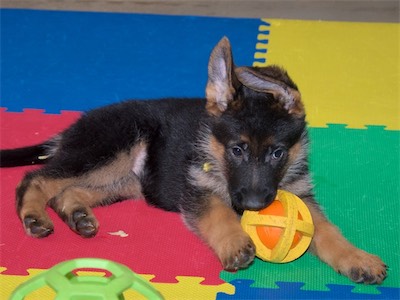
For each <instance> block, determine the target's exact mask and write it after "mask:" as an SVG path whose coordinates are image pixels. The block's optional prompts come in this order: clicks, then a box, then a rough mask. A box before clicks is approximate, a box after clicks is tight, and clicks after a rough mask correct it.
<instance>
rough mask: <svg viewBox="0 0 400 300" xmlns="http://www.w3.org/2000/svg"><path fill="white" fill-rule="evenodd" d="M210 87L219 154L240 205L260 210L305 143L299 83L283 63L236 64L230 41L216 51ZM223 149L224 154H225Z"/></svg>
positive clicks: (236, 204) (231, 194) (235, 204)
mask: <svg viewBox="0 0 400 300" xmlns="http://www.w3.org/2000/svg"><path fill="white" fill-rule="evenodd" d="M208 75H209V79H208V83H207V88H206V98H207V106H206V109H207V112H208V114H209V115H210V116H211V118H212V120H213V122H212V124H213V125H212V130H211V133H212V136H213V139H214V142H213V144H214V148H216V146H215V145H218V147H217V148H218V149H219V151H218V152H219V154H218V156H216V157H215V159H216V160H218V161H219V164H220V165H221V168H220V169H221V170H224V171H223V173H224V176H225V178H226V182H227V184H228V193H229V197H230V199H231V201H232V205H233V207H235V208H236V209H237V211H239V212H240V211H242V210H244V209H248V210H259V209H262V208H264V207H266V206H268V205H269V204H270V203H271V202H272V201H273V200H274V198H275V196H276V191H277V189H278V186H279V182H280V181H281V180H282V178H283V176H284V175H285V172H286V170H287V169H288V167H289V166H290V165H291V164H293V163H296V160H297V159H300V155H299V153H302V152H303V149H302V147H304V145H303V143H302V141H301V139H302V136H304V135H303V132H304V130H305V112H304V107H303V104H302V102H301V96H300V93H299V91H298V89H297V86H296V85H295V84H294V82H293V81H292V80H291V79H290V77H289V76H288V74H287V73H286V71H284V70H283V69H281V68H279V67H277V66H269V67H265V68H255V67H239V68H237V67H235V65H234V62H233V58H232V52H231V47H230V44H229V41H228V40H227V39H226V38H223V39H222V40H221V41H220V42H219V43H218V45H217V46H216V47H215V48H214V50H213V51H212V54H211V56H210V61H209V65H208ZM221 149H223V155H221V152H222V151H221Z"/></svg>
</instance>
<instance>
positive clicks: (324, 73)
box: [254, 19, 400, 130]
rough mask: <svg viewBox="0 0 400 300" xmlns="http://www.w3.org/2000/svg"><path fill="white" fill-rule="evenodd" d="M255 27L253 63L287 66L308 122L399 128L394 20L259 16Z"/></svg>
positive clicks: (398, 31)
mask: <svg viewBox="0 0 400 300" xmlns="http://www.w3.org/2000/svg"><path fill="white" fill-rule="evenodd" d="M259 30H260V32H259V36H258V40H259V43H258V44H257V52H256V53H255V56H254V57H255V62H254V66H264V65H269V64H278V65H281V66H284V67H285V68H286V69H287V70H288V72H289V74H290V75H291V76H292V78H293V79H294V81H295V82H296V83H297V84H298V86H299V88H300V91H301V93H302V96H303V100H304V102H305V105H306V109H307V113H308V122H309V124H310V126H313V127H325V126H326V124H328V123H339V124H347V125H348V128H365V125H384V126H386V129H391V130H399V129H400V76H399V73H400V72H399V69H400V58H399V57H400V52H399V47H400V24H397V23H355V22H327V21H294V20H270V19H268V20H267V19H262V25H260V28H259ZM267 41H268V42H267ZM265 49H266V51H265Z"/></svg>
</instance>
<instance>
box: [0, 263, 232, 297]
mask: <svg viewBox="0 0 400 300" xmlns="http://www.w3.org/2000/svg"><path fill="white" fill-rule="evenodd" d="M5 270H6V268H1V267H0V286H1V289H0V299H8V298H9V297H10V295H11V293H12V292H13V291H14V290H15V289H16V288H17V287H18V286H19V285H20V284H22V283H23V282H25V281H27V280H29V279H31V278H33V277H34V276H36V275H38V274H40V273H42V272H44V271H46V270H38V269H28V270H27V272H28V274H29V275H5V274H1V273H2V272H4V271H5ZM80 273H81V272H79V273H78V274H79V275H82V274H80ZM82 273H85V274H83V275H90V276H103V275H104V273H102V272H82ZM86 273H87V274H86ZM96 273H98V274H96ZM141 276H142V277H143V278H144V279H146V280H147V281H149V282H150V281H151V280H152V279H154V277H155V276H154V275H146V274H145V275H141ZM176 280H177V281H178V283H162V282H151V284H152V285H153V286H154V288H155V289H157V290H158V291H159V292H160V293H161V294H162V295H163V296H164V298H165V299H166V300H168V299H171V300H172V299H188V300H190V299H193V300H197V299H198V300H203V299H216V296H217V293H219V292H221V293H225V294H230V295H233V294H234V293H235V287H234V286H233V285H231V284H229V283H223V284H219V285H204V284H201V283H202V281H204V278H203V277H190V276H177V277H176ZM55 295H56V294H55V292H54V291H53V290H52V289H51V288H50V287H43V288H40V289H38V290H36V291H35V292H33V293H31V294H29V295H28V297H26V298H25V299H26V300H48V299H54V298H55ZM124 297H125V299H145V298H144V297H143V296H142V295H141V294H138V293H136V292H135V291H133V290H128V291H126V292H124Z"/></svg>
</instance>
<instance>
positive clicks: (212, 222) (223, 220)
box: [183, 196, 255, 270]
mask: <svg viewBox="0 0 400 300" xmlns="http://www.w3.org/2000/svg"><path fill="white" fill-rule="evenodd" d="M206 201H207V202H206V204H205V207H203V209H202V211H201V212H197V213H196V214H194V213H184V214H183V215H184V218H185V221H186V223H187V224H188V225H189V226H190V227H191V228H192V229H193V230H194V231H196V232H197V233H198V234H199V235H200V237H201V238H202V239H203V240H204V241H205V242H206V243H207V244H208V245H209V246H210V247H211V248H212V249H213V250H214V252H215V253H216V254H217V256H218V258H219V259H220V261H221V263H222V265H223V267H224V268H225V269H226V270H237V269H242V268H246V267H247V266H248V265H249V264H250V263H251V262H252V261H253V260H254V256H255V246H254V244H253V242H252V240H251V239H250V236H249V235H248V234H247V233H245V232H244V231H243V229H242V227H241V225H240V221H239V219H238V216H237V214H236V213H235V212H234V211H233V209H232V208H231V207H229V206H228V205H227V204H225V203H224V202H223V201H222V200H221V199H219V198H218V197H216V196H211V197H209V198H208V199H207V200H206Z"/></svg>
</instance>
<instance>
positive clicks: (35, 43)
mask: <svg viewBox="0 0 400 300" xmlns="http://www.w3.org/2000/svg"><path fill="white" fill-rule="evenodd" d="M399 30H400V27H399V24H380V23H347V22H318V21H300V20H298V21H291V20H270V19H240V18H208V17H190V16H179V17H178V16H160V15H142V14H116V13H84V12H60V11H33V10H13V9H2V10H1V95H0V101H1V107H2V108H1V110H0V122H1V135H0V137H1V139H0V146H1V148H10V147H17V146H24V145H28V144H31V143H35V142H40V141H43V140H45V139H46V138H48V137H50V136H52V135H54V134H56V133H57V132H59V131H61V130H62V129H63V128H65V127H67V126H68V125H69V124H71V123H72V122H73V121H74V120H76V119H77V118H78V117H79V115H80V113H81V112H82V111H85V110H87V109H90V108H93V107H97V106H100V105H104V104H108V103H111V102H116V101H120V100H124V99H128V98H138V99H154V98H158V97H168V96H176V97H192V96H193V97H202V96H203V95H204V87H205V83H206V80H207V74H206V73H207V61H208V56H209V53H210V51H211V49H212V47H213V46H214V45H215V44H216V42H217V41H218V40H219V39H220V38H221V37H222V36H224V35H226V36H228V37H229V39H230V41H231V43H232V48H233V54H234V58H235V62H236V64H237V65H258V66H262V65H266V64H279V65H283V66H285V68H286V69H287V70H288V71H289V73H290V74H291V76H292V77H293V78H294V80H295V81H296V83H297V84H298V85H299V87H300V90H301V92H302V94H303V98H304V101H305V104H306V109H307V111H308V122H309V126H310V135H311V140H312V144H311V158H310V159H311V168H312V172H313V178H314V182H315V191H316V195H317V198H318V199H319V201H320V203H321V204H322V206H323V207H324V209H325V211H326V213H327V215H328V216H329V217H330V219H331V220H332V221H333V222H334V223H335V224H337V225H338V226H339V227H340V228H341V229H342V231H343V233H344V235H345V236H346V237H348V239H350V240H351V241H352V242H353V243H354V244H356V245H357V246H358V247H361V248H363V249H365V250H367V251H369V252H372V253H375V254H377V255H379V256H381V257H382V258H383V260H384V261H385V262H386V263H387V264H388V266H389V267H390V268H389V271H388V274H389V275H388V278H387V279H386V281H385V282H384V283H383V284H382V285H381V286H379V287H376V286H364V285H356V284H353V283H352V282H350V281H349V280H348V279H346V278H344V277H342V276H340V275H339V274H336V273H335V272H334V271H333V270H332V269H330V268H329V267H328V266H326V265H324V264H323V263H321V262H320V261H318V259H316V258H315V257H314V256H312V255H311V254H308V253H307V254H305V255H304V256H302V257H301V258H300V259H298V260H296V261H294V262H292V263H288V264H283V265H281V264H271V263H266V262H262V261H260V260H256V261H255V263H254V264H253V265H252V266H251V267H250V268H248V269H246V270H242V271H238V272H236V273H230V272H225V271H223V270H222V268H221V265H220V264H219V262H218V260H217V258H216V257H215V256H214V254H213V253H212V252H211V251H210V250H209V249H208V248H207V246H205V245H204V244H203V243H202V242H201V241H200V240H199V239H198V238H197V237H196V236H195V235H193V234H192V233H191V232H190V231H189V230H188V229H186V228H185V226H184V225H183V223H182V222H181V219H180V217H179V215H178V214H175V213H168V212H164V211H161V210H158V209H155V208H152V207H149V206H147V205H146V204H145V202H144V201H143V200H136V201H125V202H122V203H118V204H115V205H112V206H109V207H101V208H96V209H95V213H96V215H97V217H98V219H99V221H100V223H101V227H100V232H99V234H98V235H97V236H96V237H95V238H93V239H82V238H80V237H78V236H76V235H75V234H74V233H73V232H71V231H70V230H69V229H68V228H67V227H66V226H65V225H64V224H63V222H62V221H61V220H60V219H59V218H58V217H57V216H56V215H55V213H53V212H52V211H50V210H49V214H50V216H51V217H52V219H53V220H54V223H55V233H54V234H53V235H52V236H50V237H48V238H46V239H41V240H36V239H33V238H30V237H27V236H26V235H25V234H24V232H23V229H22V226H21V224H20V221H19V219H18V217H17V215H16V214H15V206H14V197H15V196H14V189H15V186H16V185H17V184H18V182H19V180H20V179H21V178H22V176H23V174H24V172H26V171H27V170H30V169H32V168H35V167H21V168H13V169H1V170H0V171H1V173H0V174H1V178H0V184H1V202H0V216H1V218H0V226H1V227H0V251H1V252H0V253H1V257H0V286H1V288H0V299H7V298H8V297H9V295H10V294H11V292H12V291H13V290H14V289H15V288H16V287H17V286H18V285H19V284H20V283H22V282H25V281H26V280H28V279H29V278H32V277H33V276H35V275H36V274H40V273H41V272H43V271H44V270H46V269H49V268H51V267H52V266H53V265H55V264H57V263H59V262H61V261H64V260H68V259H72V258H78V257H98V258H106V259H111V260H113V261H116V262H119V263H123V264H125V265H126V266H128V267H129V268H131V269H132V270H134V271H135V272H137V273H139V274H141V275H143V277H144V278H145V279H147V280H149V281H150V282H152V283H153V284H154V286H155V288H156V289H158V290H159V291H160V292H161V293H162V294H163V295H164V297H165V298H166V299H285V298H286V299H288V298H290V299H295V298H296V299H335V298H342V299H398V298H399V297H400V280H399V279H400V271H399V270H400V255H399V254H400V252H399V249H400V247H399V246H400V245H399V244H400V237H399V233H398V230H399V215H400V203H399V199H400V131H399V130H400V95H399V82H400V80H399V79H400V78H399V74H400V72H399V68H400V67H399V66H400V61H399V34H398V33H399ZM118 231H123V232H125V233H126V234H127V236H125V237H124V236H121V235H113V234H112V233H115V232H118ZM53 297H54V292H53V291H52V290H50V288H49V289H41V290H39V291H37V292H35V293H33V294H32V295H31V296H30V297H29V298H28V299H52V298H53ZM125 297H126V298H127V299H131V298H133V297H134V295H133V294H130V293H127V294H126V295H125ZM135 299H136V298H135Z"/></svg>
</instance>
